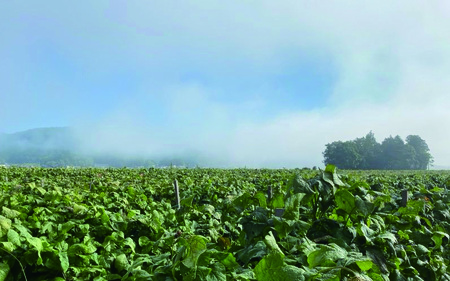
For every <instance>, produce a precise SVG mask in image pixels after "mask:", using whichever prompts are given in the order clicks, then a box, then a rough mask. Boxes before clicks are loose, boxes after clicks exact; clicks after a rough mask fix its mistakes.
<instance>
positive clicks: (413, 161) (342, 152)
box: [323, 132, 433, 170]
mask: <svg viewBox="0 0 450 281" xmlns="http://www.w3.org/2000/svg"><path fill="white" fill-rule="evenodd" d="M325 147H326V148H325V151H324V152H323V156H324V163H325V164H333V165H337V166H339V167H340V168H342V169H361V170H376V169H381V170H426V169H427V168H428V167H429V165H430V164H432V162H433V157H432V156H431V154H430V149H429V148H428V145H427V143H426V142H425V140H423V139H422V138H421V137H420V136H418V135H409V136H407V137H406V142H404V141H403V139H402V138H401V137H400V136H398V135H397V136H395V137H392V136H390V137H388V138H386V139H384V140H383V142H382V143H381V144H380V143H378V142H377V141H376V139H375V135H374V134H373V133H372V132H370V133H368V134H367V135H366V136H365V137H362V138H357V139H355V140H352V141H345V142H343V141H335V142H332V143H329V144H327V145H326V146H325Z"/></svg>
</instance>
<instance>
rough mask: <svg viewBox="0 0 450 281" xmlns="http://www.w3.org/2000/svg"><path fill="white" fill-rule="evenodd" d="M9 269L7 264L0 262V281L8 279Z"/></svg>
mask: <svg viewBox="0 0 450 281" xmlns="http://www.w3.org/2000/svg"><path fill="white" fill-rule="evenodd" d="M9 271H10V268H9V265H8V264H7V263H3V262H0V281H5V280H6V278H7V277H8V274H9Z"/></svg>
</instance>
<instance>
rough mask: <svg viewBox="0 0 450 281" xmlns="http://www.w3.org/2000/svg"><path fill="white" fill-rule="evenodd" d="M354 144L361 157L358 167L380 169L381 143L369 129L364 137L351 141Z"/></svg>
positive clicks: (381, 164)
mask: <svg viewBox="0 0 450 281" xmlns="http://www.w3.org/2000/svg"><path fill="white" fill-rule="evenodd" d="M353 142H354V143H355V144H356V147H357V150H358V154H359V155H360V157H361V161H360V165H359V167H358V168H359V169H363V170H365V169H381V168H382V166H383V163H382V159H381V157H380V156H381V145H380V144H379V143H378V142H377V140H376V139H375V135H374V133H372V131H370V132H369V133H368V134H367V135H366V136H365V137H362V138H357V139H355V140H354V141H353Z"/></svg>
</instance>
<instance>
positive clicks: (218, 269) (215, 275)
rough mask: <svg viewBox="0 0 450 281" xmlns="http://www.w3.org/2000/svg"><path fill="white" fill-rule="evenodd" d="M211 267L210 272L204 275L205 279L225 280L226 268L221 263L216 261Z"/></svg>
mask: <svg viewBox="0 0 450 281" xmlns="http://www.w3.org/2000/svg"><path fill="white" fill-rule="evenodd" d="M211 269H212V270H211V272H210V273H209V274H208V275H207V276H206V281H227V276H226V275H225V272H226V269H225V266H224V265H223V264H221V263H218V262H216V263H215V264H213V265H212V266H211Z"/></svg>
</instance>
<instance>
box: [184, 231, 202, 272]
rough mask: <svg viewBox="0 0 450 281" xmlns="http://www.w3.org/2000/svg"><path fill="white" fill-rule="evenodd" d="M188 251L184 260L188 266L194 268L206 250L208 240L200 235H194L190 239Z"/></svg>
mask: <svg viewBox="0 0 450 281" xmlns="http://www.w3.org/2000/svg"><path fill="white" fill-rule="evenodd" d="M187 242H188V246H189V249H188V253H187V256H186V258H185V259H184V260H183V261H182V262H183V264H184V265H185V266H186V267H187V268H193V267H195V266H196V265H197V260H198V258H199V257H200V255H201V254H203V253H204V252H205V251H206V241H205V238H203V237H202V236H200V235H193V236H191V237H190V238H189V239H188V240H187Z"/></svg>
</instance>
